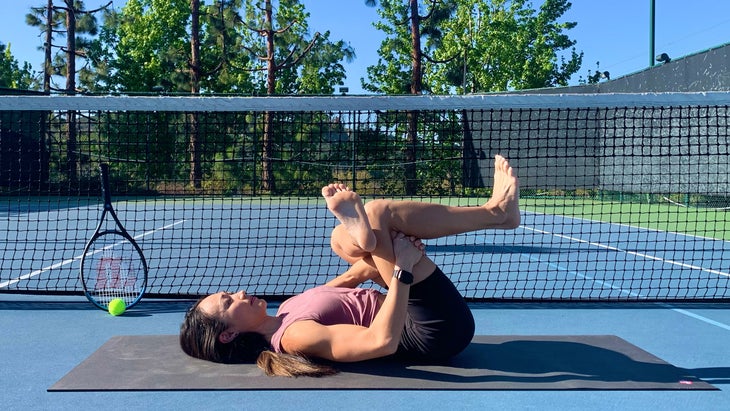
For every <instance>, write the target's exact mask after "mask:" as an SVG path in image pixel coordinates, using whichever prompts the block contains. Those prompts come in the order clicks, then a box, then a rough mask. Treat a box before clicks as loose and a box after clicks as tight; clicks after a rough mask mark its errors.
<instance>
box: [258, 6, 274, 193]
mask: <svg viewBox="0 0 730 411" xmlns="http://www.w3.org/2000/svg"><path fill="white" fill-rule="evenodd" d="M274 57H275V56H274V22H273V20H272V16H271V0H266V74H267V78H266V94H268V95H270V96H271V95H274V94H275V93H276V61H275V60H274ZM273 125H274V119H273V117H272V114H271V112H269V111H266V112H264V136H263V141H262V144H263V147H262V156H263V158H262V164H261V184H262V185H263V187H262V188H263V189H264V190H265V191H268V192H273V191H274V190H275V189H276V184H275V180H274V171H273V169H272V168H273V163H272V160H271V159H272V155H273V143H272V141H271V140H272V138H271V136H272V133H273Z"/></svg>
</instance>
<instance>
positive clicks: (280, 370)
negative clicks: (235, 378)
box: [180, 299, 337, 377]
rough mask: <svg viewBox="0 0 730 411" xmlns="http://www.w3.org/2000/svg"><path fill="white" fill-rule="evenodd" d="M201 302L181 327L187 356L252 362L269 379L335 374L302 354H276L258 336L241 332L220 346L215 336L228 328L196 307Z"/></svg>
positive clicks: (186, 315)
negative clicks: (271, 377)
mask: <svg viewBox="0 0 730 411" xmlns="http://www.w3.org/2000/svg"><path fill="white" fill-rule="evenodd" d="M201 301H202V299H201V300H198V302H196V303H195V304H194V305H193V306H192V307H191V308H190V309H189V310H188V312H187V314H185V320H184V321H183V323H182V325H181V326H180V348H182V350H183V351H184V352H185V353H186V354H187V355H189V356H191V357H195V358H199V359H201V360H207V361H213V362H218V363H224V364H252V363H254V362H255V363H256V365H258V366H259V368H261V369H262V370H264V372H265V373H266V375H269V376H282V377H297V376H302V375H306V376H310V377H321V376H325V375H332V374H336V373H337V370H335V369H334V368H332V367H329V366H326V365H322V364H316V363H314V362H312V361H310V360H309V359H307V358H306V357H304V356H301V355H292V354H279V353H275V352H274V351H272V350H271V346H270V344H269V342H268V341H267V340H266V338H264V336H263V335H261V334H259V333H255V332H246V333H241V334H239V335H238V336H237V337H236V338H234V339H233V341H231V342H230V343H222V342H221V341H220V340H219V339H218V337H219V336H220V334H221V333H222V332H223V331H225V330H226V329H227V328H228V325H227V324H226V323H224V322H223V321H221V320H220V319H217V318H214V317H212V316H210V315H207V314H206V313H204V312H203V310H201V309H200V308H199V305H200V302H201Z"/></svg>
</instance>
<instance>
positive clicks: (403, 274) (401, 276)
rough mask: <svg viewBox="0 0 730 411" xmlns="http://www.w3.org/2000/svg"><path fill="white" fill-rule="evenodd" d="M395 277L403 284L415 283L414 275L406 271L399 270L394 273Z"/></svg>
mask: <svg viewBox="0 0 730 411" xmlns="http://www.w3.org/2000/svg"><path fill="white" fill-rule="evenodd" d="M394 277H395V278H397V279H398V281H400V282H402V283H403V284H411V283H413V274H411V273H410V272H408V271H406V270H397V271H396V272H395V273H394Z"/></svg>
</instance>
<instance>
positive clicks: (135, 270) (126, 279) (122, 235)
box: [80, 164, 147, 310]
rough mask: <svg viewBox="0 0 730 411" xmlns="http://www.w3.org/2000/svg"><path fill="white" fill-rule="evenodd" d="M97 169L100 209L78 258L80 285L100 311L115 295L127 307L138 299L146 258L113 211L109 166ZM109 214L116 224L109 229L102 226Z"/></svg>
mask: <svg viewBox="0 0 730 411" xmlns="http://www.w3.org/2000/svg"><path fill="white" fill-rule="evenodd" d="M99 171H100V173H101V194H102V198H103V199H104V211H102V213H101V218H100V220H99V225H98V226H97V227H96V231H94V235H93V236H92V237H91V239H90V240H89V242H88V243H87V244H86V247H85V248H84V254H83V256H82V257H81V271H80V275H81V284H82V285H83V287H84V294H85V295H86V298H88V299H89V301H91V302H92V303H93V304H94V305H96V306H97V307H99V308H101V309H102V310H107V309H108V306H109V302H110V301H112V300H114V299H116V298H120V299H122V300H123V301H124V304H125V305H126V306H127V308H129V307H132V306H133V305H135V304H137V303H138V302H139V300H140V299H141V298H142V295H143V294H144V292H145V288H146V287H147V261H145V258H144V254H142V249H141V248H139V245H137V242H136V241H134V238H132V236H130V235H129V234H128V233H127V230H125V229H124V226H123V225H122V223H121V222H120V221H119V218H117V214H116V213H115V212H114V207H112V197H111V192H110V190H109V166H108V165H107V164H101V165H100V166H99ZM109 215H110V216H111V217H112V219H113V220H114V223H116V227H115V228H114V229H111V230H109V229H105V227H106V226H107V225H108V222H107V220H108V217H107V216H109Z"/></svg>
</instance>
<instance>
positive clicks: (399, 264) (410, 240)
mask: <svg viewBox="0 0 730 411" xmlns="http://www.w3.org/2000/svg"><path fill="white" fill-rule="evenodd" d="M391 238H392V239H393V253H394V254H395V266H396V269H398V268H400V269H403V270H406V271H411V270H413V266H414V265H416V263H417V262H418V261H420V260H421V258H422V257H423V256H424V255H425V251H424V250H425V249H426V245H425V244H423V243H422V242H421V240H420V239H418V238H416V237H413V236H406V235H405V234H403V233H401V232H397V231H393V232H391Z"/></svg>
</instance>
